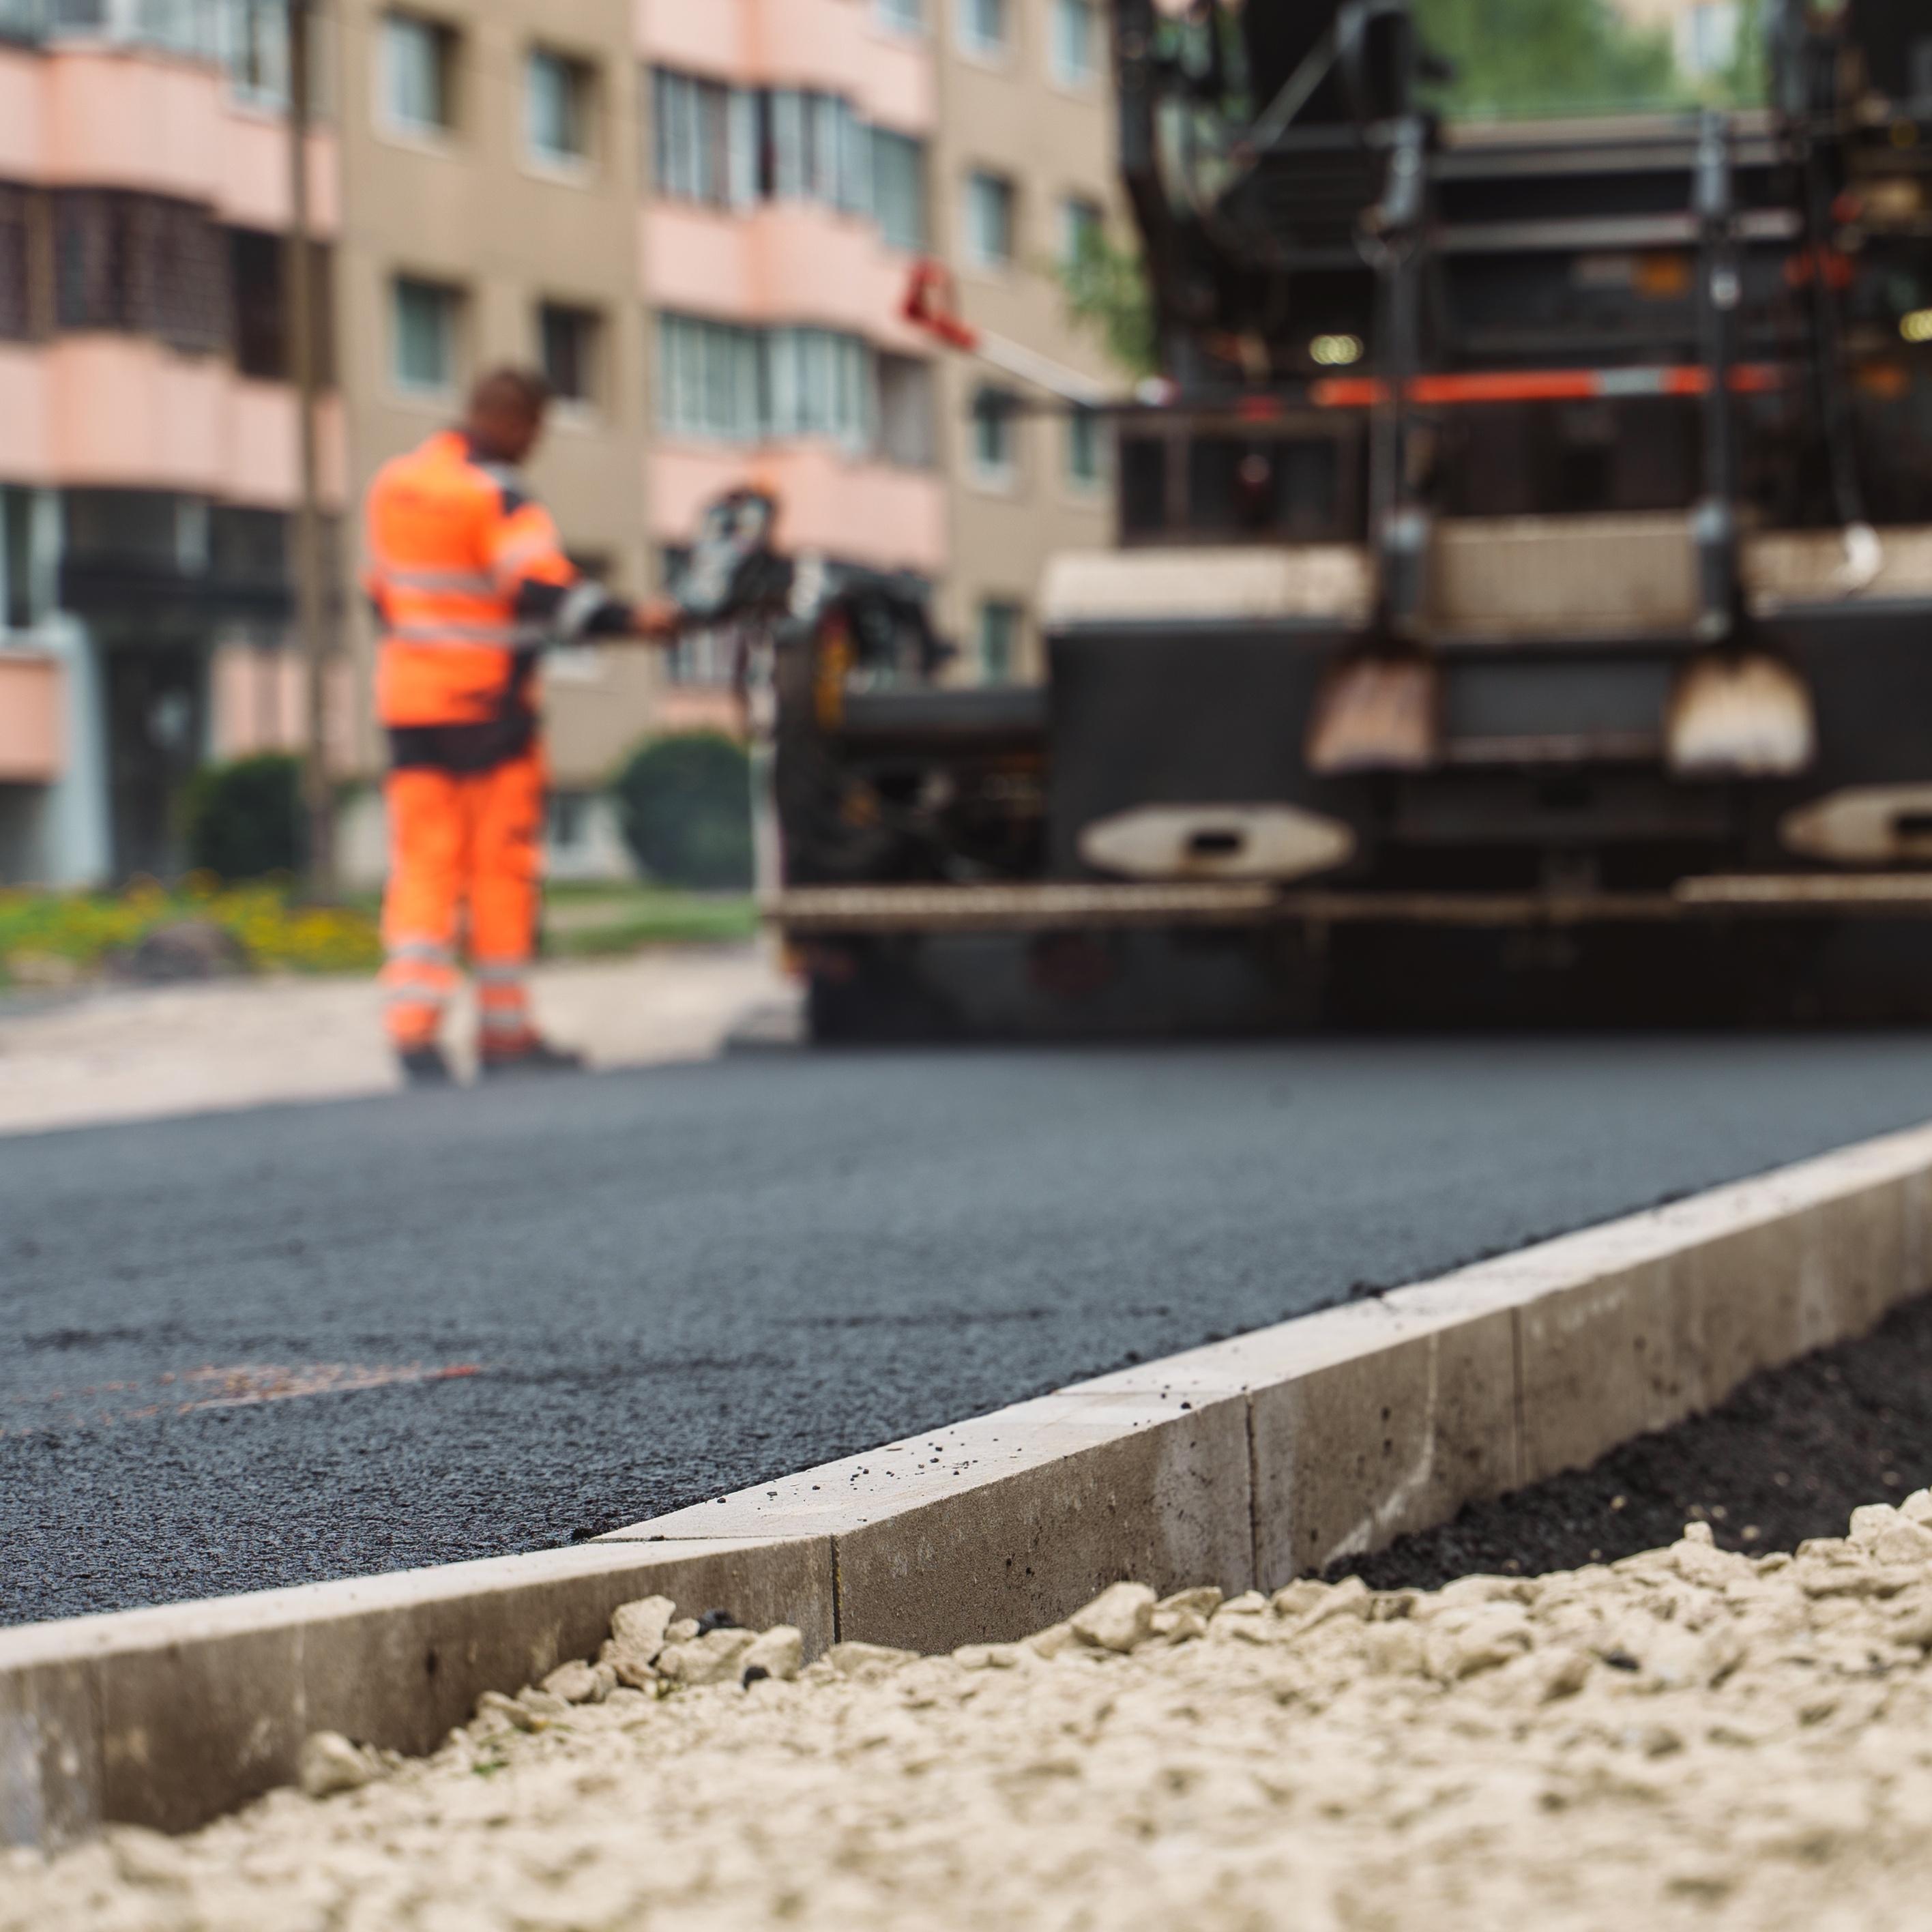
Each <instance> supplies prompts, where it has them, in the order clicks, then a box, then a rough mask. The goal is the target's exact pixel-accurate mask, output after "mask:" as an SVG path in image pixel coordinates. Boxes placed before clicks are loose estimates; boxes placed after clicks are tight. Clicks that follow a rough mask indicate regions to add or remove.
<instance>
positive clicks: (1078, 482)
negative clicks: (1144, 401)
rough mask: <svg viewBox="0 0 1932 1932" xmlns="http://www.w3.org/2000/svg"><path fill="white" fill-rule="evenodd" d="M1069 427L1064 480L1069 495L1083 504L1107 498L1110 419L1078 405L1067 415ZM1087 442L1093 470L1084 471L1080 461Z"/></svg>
mask: <svg viewBox="0 0 1932 1932" xmlns="http://www.w3.org/2000/svg"><path fill="white" fill-rule="evenodd" d="M1065 426H1066V434H1065V436H1064V438H1063V439H1062V441H1061V458H1062V460H1061V480H1062V481H1064V483H1065V484H1066V486H1067V490H1068V492H1069V493H1070V494H1071V495H1073V496H1076V497H1079V499H1082V501H1083V502H1084V501H1086V500H1088V499H1091V498H1094V497H1097V496H1104V495H1106V490H1107V484H1108V469H1109V465H1108V458H1107V422H1106V417H1105V416H1103V414H1102V413H1101V412H1100V410H1096V409H1090V408H1088V407H1085V405H1083V404H1079V403H1076V404H1074V405H1073V407H1072V408H1071V409H1070V410H1068V411H1067V417H1066V425H1065ZM1083 432H1084V435H1083ZM1083 442H1084V443H1085V447H1086V448H1087V449H1088V450H1090V451H1091V453H1092V462H1091V466H1088V467H1087V468H1084V469H1083V468H1082V466H1081V463H1080V462H1079V455H1080V452H1081V449H1082V444H1083Z"/></svg>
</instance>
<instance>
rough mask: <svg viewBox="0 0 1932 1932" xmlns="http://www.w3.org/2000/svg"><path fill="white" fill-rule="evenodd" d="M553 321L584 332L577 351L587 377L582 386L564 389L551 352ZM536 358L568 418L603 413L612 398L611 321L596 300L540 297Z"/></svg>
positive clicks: (558, 411) (560, 413)
mask: <svg viewBox="0 0 1932 1932" xmlns="http://www.w3.org/2000/svg"><path fill="white" fill-rule="evenodd" d="M553 321H556V322H559V323H564V324H566V325H568V326H570V327H571V328H572V329H577V330H580V331H581V335H580V339H579V341H577V344H576V347H575V350H574V354H575V355H576V356H577V359H579V361H580V363H581V365H582V368H583V383H582V386H581V387H580V389H579V390H577V391H576V392H572V391H571V390H569V389H565V388H564V387H563V386H562V385H561V384H560V383H559V382H558V381H557V379H556V375H555V374H554V373H553V367H552V364H551V360H550V325H551V323H552V322H553ZM535 323H536V359H537V366H538V368H540V369H541V371H543V374H544V380H545V381H546V382H547V383H549V384H550V398H551V401H552V402H553V404H554V406H555V409H556V414H557V415H558V416H559V418H560V419H562V420H565V421H568V420H569V419H571V417H573V416H574V417H576V418H577V419H587V418H590V417H594V416H598V415H600V414H601V413H602V412H603V410H604V407H605V404H606V401H607V391H608V387H609V385H608V382H607V367H608V363H609V356H608V353H607V350H606V349H605V347H604V344H605V343H606V341H607V339H608V336H607V331H608V327H609V324H608V322H607V319H606V317H605V316H604V311H602V310H601V308H598V306H597V305H595V303H594V302H571V301H569V300H568V299H565V298H562V297H556V296H538V299H537V303H536V314H535Z"/></svg>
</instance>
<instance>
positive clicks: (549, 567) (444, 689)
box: [363, 430, 621, 727]
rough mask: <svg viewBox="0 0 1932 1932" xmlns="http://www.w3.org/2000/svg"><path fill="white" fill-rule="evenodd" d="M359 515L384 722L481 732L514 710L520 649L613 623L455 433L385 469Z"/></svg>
mask: <svg viewBox="0 0 1932 1932" xmlns="http://www.w3.org/2000/svg"><path fill="white" fill-rule="evenodd" d="M365 520H366V536H367V546H368V568H367V571H366V573H365V577H364V580H363V585H364V588H365V589H366V590H367V591H368V593H369V596H370V599H371V602H372V603H373V604H374V606H375V607H376V610H377V613H378V614H379V617H380V622H381V624H382V629H383V643H382V651H381V655H380V661H379V663H378V666H377V676H376V700H377V709H378V711H379V712H380V715H381V718H382V720H383V723H384V724H388V725H390V726H392V727H395V726H403V727H408V726H413V725H446V724H484V723H487V722H490V721H493V720H496V719H499V718H502V716H503V715H504V713H505V711H506V710H509V709H525V708H526V707H527V706H528V704H529V697H528V694H527V685H528V679H527V677H526V676H525V675H523V673H520V670H519V668H518V654H519V653H520V652H529V651H532V650H535V649H537V648H538V647H540V646H542V645H543V644H544V643H548V642H550V641H552V640H555V639H556V638H558V637H567V636H573V635H574V636H582V635H584V634H587V633H589V632H591V631H596V630H598V629H608V628H615V625H614V622H613V621H611V613H613V612H615V611H616V610H619V609H621V607H619V606H613V605H612V604H610V600H609V599H608V598H607V597H606V596H605V595H604V592H602V590H601V589H599V588H598V586H595V585H594V584H589V583H579V581H578V579H577V572H576V571H575V570H574V568H572V567H571V563H570V561H569V559H568V558H567V557H566V556H565V555H564V553H563V549H562V544H561V543H560V542H559V539H558V537H557V532H556V524H555V523H553V522H552V521H551V520H550V513H549V511H547V510H546V509H544V507H543V505H541V503H538V502H534V501H532V499H531V498H530V497H529V496H526V494H525V493H524V491H523V486H522V484H521V482H520V480H519V478H517V475H516V473H515V472H514V471H512V470H510V469H506V468H505V467H503V466H500V465H497V464H493V463H485V462H484V461H482V460H481V459H480V458H478V456H477V455H476V454H475V452H474V450H473V449H472V448H471V446H470V443H469V438H468V437H466V436H464V435H463V434H461V432H460V431H455V430H450V431H444V432H443V434H440V435H437V436H433V437H431V438H430V440H428V442H427V443H425V444H423V446H422V447H421V448H420V449H416V450H413V451H411V452H410V454H409V455H407V456H400V457H398V458H396V459H395V460H394V461H393V462H391V463H386V464H385V465H384V466H383V468H382V469H380V471H379V472H377V476H376V480H375V481H374V483H372V484H371V485H370V488H369V496H368V505H367V510H366V519H365Z"/></svg>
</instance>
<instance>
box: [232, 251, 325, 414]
mask: <svg viewBox="0 0 1932 1932" xmlns="http://www.w3.org/2000/svg"><path fill="white" fill-rule="evenodd" d="M288 266H289V263H288V244H287V241H286V240H285V239H284V238H283V237H282V236H279V235H269V234H265V233H263V232H262V231H261V230H260V229H254V228H231V229H229V231H228V287H229V297H230V300H231V301H232V302H233V308H234V322H233V329H232V332H231V333H232V338H233V344H234V352H235V366H236V368H237V369H238V370H239V371H240V372H241V373H242V374H243V375H245V376H252V377H255V378H257V380H260V381H263V382H270V383H283V382H287V380H289V377H290V373H291V370H292V367H293V345H292V344H291V343H290V340H289V314H288ZM332 270H333V258H332V251H331V250H330V248H329V245H328V244H327V243H326V242H311V244H310V245H309V296H310V305H311V323H310V327H311V338H310V341H311V346H312V349H313V352H314V356H315V371H316V380H317V381H318V382H320V383H333V382H334V381H335V329H334V319H335V304H334V302H333V300H332V297H331V295H330V292H329V291H330V282H331V278H332Z"/></svg>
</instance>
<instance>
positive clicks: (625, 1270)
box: [0, 1034, 1932, 1622]
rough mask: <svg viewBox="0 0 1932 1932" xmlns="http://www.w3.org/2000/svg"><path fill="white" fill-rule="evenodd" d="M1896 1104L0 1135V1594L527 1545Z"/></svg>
mask: <svg viewBox="0 0 1932 1932" xmlns="http://www.w3.org/2000/svg"><path fill="white" fill-rule="evenodd" d="M1927 1115H1932V1037H1920V1036H1916V1035H1904V1034H1899V1035H1889V1034H1888V1035H1879V1034H1849V1035H1843V1036H1839V1037H1795V1036H1787V1037H1778V1038H1752V1037H1701V1038H1700V1037H1688V1036H1686V1037H1673V1038H1647V1037H1646V1038H1630V1037H1593V1038H1580V1039H1554V1038H1546V1039H1526V1038H1510V1039H1508V1040H1487V1039H1469V1038H1463V1039H1456V1040H1414V1039H1405V1040H1359V1039H1358V1040H1338V1039H1331V1040H1317V1041H1313V1042H1304V1043H1283V1044H1279V1045H1268V1046H1242V1047H1225V1048H1214V1049H1200V1048H1190V1049H1169V1050H1140V1051H1113V1050H1106V1051H1102V1050H1093V1051H1085V1052H906V1053H895V1054H884V1053H866V1054H853V1055H824V1056H814V1055H810V1054H806V1053H792V1054H778V1053H773V1054H766V1055H747V1056H744V1057H741V1058H727V1059H724V1060H722V1061H715V1062H712V1063H710V1064H703V1065H695V1066H685V1067H663V1068H658V1069H655V1070H646V1071H641V1072H632V1073H612V1074H607V1075H600V1076H594V1077H586V1078H584V1079H580V1080H568V1081H562V1082H553V1083H544V1084H538V1085H532V1086H523V1087H506V1088H499V1089H490V1090H484V1091H460V1092H454V1093H444V1094H407V1095H403V1096H399V1097H390V1098H384V1099H377V1100H347V1101H341V1102H335V1103H322V1104H314V1105H306V1106H286V1107H279V1108H270V1109H261V1110H258V1111H255V1112H246V1113H233V1114H227V1115H208V1116H204V1117H198V1118H186V1119H180V1120H175V1121H162V1122H157V1123H151V1124H138V1125H126V1126H116V1127H98V1128H89V1129H83V1130H74V1131H71V1132H65V1133H48V1134H43V1135H37V1136H20V1137H17V1138H12V1139H0V1552H4V1553H5V1559H6V1560H5V1562H4V1563H0V1621H6V1622H17V1621H22V1620H26V1619H34V1618H39V1617H49V1616H66V1615H72V1614H75V1613H80V1612H84V1611H89V1610H108V1609H113V1608H118V1607H125V1606H130V1605H133V1604H145V1603H153V1602H157V1601H163V1600H166V1599H170V1598H181V1597H186V1596H196V1595H214V1594H217V1593H221V1592H230V1591H238V1590H244V1589H260V1588H266V1587H268V1586H274V1585H278V1584H284V1583H300V1582H307V1581H311V1580H316V1579H319V1578H323V1577H337V1576H342V1575H347V1574H356V1573H362V1572H368V1571H377V1570H382V1569H386V1568H400V1567H404V1566H409V1565H419V1564H425V1563H434V1562H443V1561H447V1560H450V1559H458V1558H463V1557H470V1556H484V1555H493V1554H499V1553H506V1552H509V1551H512V1550H527V1549H532V1548H537V1547H544V1546H549V1545H554V1544H562V1543H566V1542H568V1541H571V1539H572V1538H582V1537H586V1536H590V1535H595V1534H596V1533H597V1532H600V1531H602V1530H605V1529H612V1528H614V1527H616V1526H618V1525H619V1524H622V1523H628V1522H632V1521H634V1520H637V1519H638V1518H640V1517H644V1516H646V1515H649V1514H653V1513H655V1512H657V1511H661V1510H664V1509H666V1508H672V1507H674V1506H676V1505H680V1504H682V1503H685V1502H691V1501H694V1500H696V1499H700V1498H702V1497H703V1496H708V1495H711V1494H713V1493H717V1492H718V1491H721V1490H726V1489H730V1488H734V1487H740V1486H742V1485H745V1484H751V1483H752V1482H754V1481H758V1480H760V1479H761V1478H765V1477H768V1476H770V1475H776V1474H779V1473H781V1472H785V1471H787V1470H790V1469H796V1468H799V1467H801V1466H804V1465H806V1464H808V1463H814V1462H817V1461H821V1460H826V1459H827V1458H830V1457H836V1456H839V1455H843V1454H848V1453H850V1452H853V1451H857V1450H859V1449H862V1448H867V1447H868V1446H871V1445H874V1444H876V1443H879V1442H884V1441H886V1440H888V1439H891V1438H893V1437H895V1436H900V1435H902V1434H906V1433H911V1432H913V1431H914V1430H920V1429H924V1428H927V1427H932V1426H935V1425H937V1424H941V1423H943V1422H946V1421H952V1420H955V1419H957V1418H960V1417H962V1416H966V1415H972V1414H974V1413H977V1412H983V1411H985V1410H986V1409H992V1408H994V1407H995V1406H998V1405H1000V1404H1001V1403H1007V1402H1011V1401H1014V1400H1019V1399H1020V1398H1022V1397H1027V1396H1029V1395H1031V1394H1037V1393H1038V1392H1040V1391H1042V1390H1044V1389H1046V1388H1051V1387H1052V1386H1054V1385H1057V1384H1058V1383H1061V1382H1066V1381H1068V1380H1070V1379H1076V1378H1078V1377H1080V1376H1086V1375H1089V1374H1093V1373H1098V1372H1100V1371H1102V1370H1106V1369H1109V1368H1112V1367H1116V1366H1118V1365H1120V1364H1123V1363H1125V1362H1128V1361H1133V1360H1136V1359H1145V1358H1150V1357H1153V1356H1156V1355H1163V1354H1166V1353H1167V1352H1171V1351H1172V1350H1175V1349H1181V1348H1185V1347H1187V1346H1190V1345H1193V1344H1195V1343H1200V1342H1203V1341H1206V1340H1210V1339H1211V1338H1214V1337H1219V1336H1222V1335H1224V1334H1229V1333H1232V1332H1233V1331H1237V1330H1240V1329H1244V1328H1253V1327H1256V1326H1258V1325H1262V1324H1265V1323H1268V1322H1275V1321H1279V1320H1280V1319H1283V1318H1284V1317H1285V1316H1291V1315H1293V1314H1295V1313H1299V1312H1302V1311H1304V1310H1309V1309H1312V1308H1315V1307H1319V1306H1322V1305H1323V1304H1327V1303H1330V1302H1333V1301H1337V1300H1338V1299H1340V1298H1345V1297H1346V1296H1347V1295H1349V1293H1350V1292H1352V1290H1353V1289H1357V1288H1358V1286H1360V1285H1361V1284H1364V1283H1367V1284H1393V1283H1399V1282H1401V1281H1403V1280H1412V1279H1414V1278H1416V1277H1421V1276H1425V1275H1428V1274H1433V1273H1436V1272H1437V1271H1441V1270H1442V1269H1445V1268H1449V1267H1451V1266H1453V1265H1455V1264H1457V1263H1459V1262H1466V1261H1469V1260H1471V1259H1475V1258H1476V1257H1478V1256H1481V1255H1484V1254H1485V1253H1491V1252H1493V1251H1496V1250H1502V1249H1507V1248H1510V1247H1516V1246H1518V1245H1520V1244H1523V1243H1524V1242H1526V1241H1531V1240H1533V1239H1535V1238H1538V1237H1540V1236H1543V1235H1550V1234H1553V1233H1555V1232H1559V1231H1561V1230H1562V1229H1568V1228H1572V1227H1575V1226H1580V1225H1582V1224H1584V1223H1589V1222H1592V1221H1594V1220H1600V1219H1602V1218H1604V1217H1607V1216H1610V1215H1613V1214H1618V1213H1620V1212H1622V1211H1628V1210H1630V1209H1632V1208H1638V1207H1641V1206H1644V1205H1649V1204H1652V1203H1654V1202H1658V1201H1659V1200H1661V1199H1665V1198H1667V1197H1669V1196H1674V1195H1677V1194H1681V1193H1685V1192H1688V1191H1690V1190H1694V1189H1696V1188H1698V1187H1704V1186H1707V1185H1709V1184H1713V1183H1715V1182H1718V1181H1725V1180H1729V1179H1733V1178H1736V1177H1738V1176H1740V1175H1745V1174H1748V1173H1752V1172H1758V1171H1761V1170H1763V1169H1766V1168H1767V1167H1770V1166H1775V1165H1777V1164H1778V1163H1782V1162H1784V1161H1787V1160H1793V1159H1796V1158H1798V1157H1802V1156H1803V1155H1805V1154H1811V1153H1814V1152H1818V1151H1823V1149H1825V1148H1829V1147H1832V1146H1834V1145H1839V1144H1841V1143H1843V1142H1846V1141H1849V1140H1852V1139H1858V1138H1861V1137H1862V1136H1866V1135H1868V1134H1871V1133H1878V1132H1880V1131H1882V1130H1886V1129H1889V1128H1893V1127H1903V1126H1905V1125H1908V1124H1912V1123H1915V1122H1917V1121H1919V1120H1921V1119H1923V1118H1925V1117H1927Z"/></svg>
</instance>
